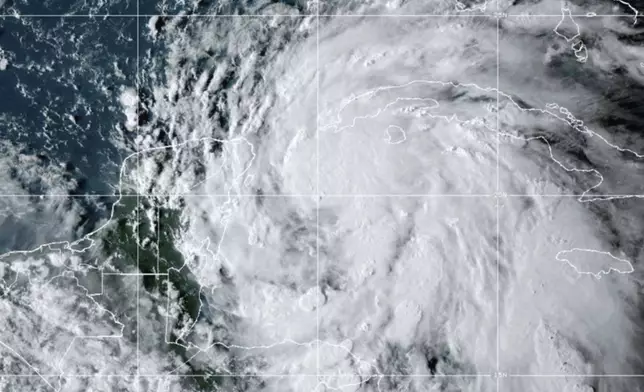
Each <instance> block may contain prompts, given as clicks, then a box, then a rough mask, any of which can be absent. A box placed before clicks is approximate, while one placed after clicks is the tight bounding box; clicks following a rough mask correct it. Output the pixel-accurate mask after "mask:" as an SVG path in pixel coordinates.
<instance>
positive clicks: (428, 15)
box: [0, 13, 634, 19]
mask: <svg viewBox="0 0 644 392" xmlns="http://www.w3.org/2000/svg"><path fill="white" fill-rule="evenodd" d="M318 16H319V17H329V18H495V17H496V15H494V14H466V13H456V14H398V15H396V14H319V15H318V14H251V15H237V14H140V15H137V14H0V18H96V19H99V18H101V19H107V18H138V17H142V18H152V17H164V18H310V17H318ZM504 16H505V17H508V18H517V17H518V18H525V17H535V18H561V14H528V13H525V14H507V15H504ZM570 16H572V17H573V18H633V17H634V15H633V14H592V15H589V14H588V13H586V14H571V15H570Z"/></svg>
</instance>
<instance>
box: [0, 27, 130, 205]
mask: <svg viewBox="0 0 644 392" xmlns="http://www.w3.org/2000/svg"><path fill="white" fill-rule="evenodd" d="M136 26H137V24H136V18H128V17H110V18H87V17H66V18H58V17H27V18H13V17H5V18H2V19H0V59H2V58H4V59H7V60H8V64H9V65H8V67H7V69H6V70H4V71H0V139H1V141H2V142H4V143H5V144H9V145H11V146H14V147H15V148H16V149H17V150H19V151H20V152H22V153H23V154H25V155H28V156H29V155H37V156H39V159H40V161H42V162H41V163H42V165H59V166H63V167H65V168H66V171H67V172H68V173H69V176H70V177H73V178H74V179H75V180H78V181H79V183H80V185H79V186H78V189H75V190H74V191H73V192H78V193H83V194H84V193H93V194H96V193H101V194H104V193H112V192H113V190H112V187H113V186H114V185H115V184H116V182H117V181H116V180H117V176H118V171H119V168H120V164H121V162H122V160H123V158H124V156H125V154H126V153H127V151H125V150H123V149H119V148H118V147H117V144H120V143H117V142H115V141H117V140H120V139H122V138H123V135H125V137H126V138H127V137H128V134H127V132H124V131H123V128H124V122H125V116H124V115H123V111H122V108H121V105H120V103H119V95H120V93H121V91H122V89H123V88H128V87H129V88H133V87H135V82H136V57H137V52H136V34H137V30H136ZM21 169H22V168H21V167H17V168H15V170H21ZM0 170H2V169H1V168H0ZM41 191H44V192H45V193H46V190H39V189H30V190H29V192H30V193H40V192H41ZM0 193H3V190H2V185H1V184H0Z"/></svg>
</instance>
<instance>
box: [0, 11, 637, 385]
mask: <svg viewBox="0 0 644 392" xmlns="http://www.w3.org/2000/svg"><path fill="white" fill-rule="evenodd" d="M138 7H139V2H138V0H137V15H20V18H28V17H34V18H35V17H42V18H48V17H52V18H53V17H59V18H66V17H70V18H82V17H85V18H101V17H102V18H108V17H123V18H137V22H136V25H137V38H136V41H137V42H136V43H137V59H136V60H137V86H136V89H137V93H138V92H140V79H139V78H140V69H139V61H140V52H139V45H140V36H139V35H140V32H139V28H140V26H139V24H140V17H148V16H149V17H152V16H167V17H173V16H177V17H178V16H184V17H249V18H255V17H267V18H269V17H310V16H315V17H316V20H317V26H316V29H317V32H316V33H317V34H316V35H317V50H318V53H317V55H318V63H317V66H318V69H317V71H318V75H317V78H318V80H317V82H318V97H317V100H318V105H319V17H320V16H332V17H403V18H404V17H419V18H422V17H446V18H449V17H487V18H496V19H497V130H498V121H499V119H498V117H499V111H498V103H499V102H498V83H499V63H498V57H499V51H500V50H499V49H500V47H499V46H498V38H499V37H498V34H499V15H472V14H470V15H463V14H455V15H326V14H320V13H319V5H318V7H317V14H316V15H169V14H168V15H166V14H159V15H153V14H149V15H145V14H138ZM560 16H561V15H523V14H517V15H512V14H508V15H504V17H560ZM572 16H574V17H575V16H576V17H588V15H584V14H582V15H572ZM5 17H16V15H0V18H5ZM594 17H633V15H622V14H614V15H613V14H608V15H594ZM317 109H318V111H319V106H318V107H317ZM139 110H140V108H139V106H138V105H137V109H136V111H137V115H138V112H139ZM137 117H138V116H137ZM317 117H319V113H317ZM136 127H137V135H138V134H139V132H140V126H139V124H138V118H137V124H136ZM317 131H318V129H317V118H316V134H317ZM499 140H500V135H499V134H498V132H497V146H498V143H499ZM317 144H318V145H317V149H318V152H319V138H318V143H317ZM499 158H500V157H499V150H498V148H497V191H499V187H500V182H499V177H498V175H499V172H498V170H499V168H498V161H499ZM137 164H138V167H139V168H140V164H141V158H140V156H139V157H138V159H137ZM317 169H318V172H317V186H318V193H317V198H318V206H319V200H320V193H319V154H318V157H317ZM142 196H143V197H167V196H180V197H230V196H231V195H228V194H203V195H198V194H195V195H190V194H186V195H183V194H174V195H173V194H142V193H137V194H121V195H118V194H86V195H63V194H60V195H57V194H49V195H48V194H42V195H23V194H20V195H10V194H5V195H1V194H0V198H2V197H72V198H73V197H117V198H122V197H136V199H137V210H136V217H137V226H138V224H139V222H138V218H139V208H140V205H139V203H140V197H142ZM234 196H238V197H256V196H257V195H255V194H238V195H234ZM312 196H316V195H310V194H304V195H296V194H284V195H279V194H275V195H271V194H267V195H262V197H285V198H288V197H312ZM498 196H499V193H498V192H497V193H496V194H471V195H468V194H461V195H459V194H390V195H386V194H351V195H325V197H347V198H358V197H430V198H431V197H445V198H450V197H455V198H458V197H473V198H485V197H494V198H496V199H497V284H498V268H499V264H498V262H499V259H498V253H499V245H498V242H499V236H498V234H499V220H498V213H499V203H498ZM502 196H503V197H504V198H506V197H536V198H538V197H553V198H557V197H577V198H579V197H582V195H566V194H563V195H560V194H503V195H502ZM592 197H593V198H595V199H597V198H606V200H612V199H616V198H644V194H626V195H593V196H592ZM594 201H602V200H594ZM318 209H319V208H318ZM317 219H318V225H317V226H318V244H317V246H318V249H319V211H318V216H317ZM139 236H140V232H139V229H138V227H137V242H138V240H139V239H140V238H139ZM157 256H158V254H157ZM317 258H318V271H317V272H318V282H319V252H318V255H317ZM139 263H140V258H139V247H138V243H137V267H139ZM105 274H106V275H127V276H137V277H140V276H147V275H159V276H167V275H168V274H167V273H165V274H163V273H158V271H157V273H156V274H155V273H152V274H149V273H148V274H145V273H105ZM138 286H139V281H138V279H137V373H136V374H68V375H65V377H66V378H75V377H87V378H102V377H124V378H125V377H127V378H132V377H134V378H135V379H137V380H138V379H139V378H140V377H144V378H158V377H161V378H189V377H197V378H198V377H212V375H211V374H193V375H183V374H141V373H140V366H139V365H140V364H139V362H140V358H139V356H140V352H139V347H138V346H139V331H138V329H139V322H138V321H139V320H138V316H139V301H138V297H139V290H138ZM498 288H499V287H498V286H497V298H498ZM318 295H319V294H318ZM318 312H319V310H318ZM498 316H499V314H498V304H497V318H498ZM497 327H498V322H497ZM497 334H498V332H497ZM497 337H498V335H497ZM319 343H320V341H319V314H318V341H317V345H318V358H317V369H318V371H317V372H316V374H223V375H218V376H219V377H260V378H261V377H267V378H268V377H279V378H283V377H317V378H318V379H319V378H320V377H354V376H355V374H329V375H324V374H320V371H319V370H320V369H319ZM497 344H498V338H497ZM497 350H498V346H497ZM498 359H499V358H498V351H497V374H486V373H481V374H444V375H431V374H378V375H374V374H368V375H361V376H365V377H372V378H378V377H421V378H424V377H426V378H468V377H485V378H490V377H494V378H497V388H498V370H499V365H498ZM42 376H43V377H58V376H60V375H59V374H52V375H42ZM0 377H34V378H37V377H39V376H38V375H35V374H0ZM503 377H504V378H559V377H597V378H644V374H512V373H506V374H504V375H503ZM139 387H140V385H139V383H138V382H137V384H136V389H137V390H138V389H139Z"/></svg>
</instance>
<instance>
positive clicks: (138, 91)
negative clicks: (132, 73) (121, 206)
mask: <svg viewBox="0 0 644 392" xmlns="http://www.w3.org/2000/svg"><path fill="white" fill-rule="evenodd" d="M140 11H141V9H140V0H136V98H137V99H136V101H135V102H136V143H135V145H136V151H137V153H138V152H139V150H140V146H139V143H140V142H141V125H140V122H139V119H140V118H141V117H140V113H139V110H141V102H139V100H140V99H141V53H140V51H141V29H140V24H141V15H140ZM136 161H137V171H138V172H137V175H136V176H135V178H136V191H137V195H136V269H137V272H141V256H140V249H139V247H140V246H141V217H140V210H141V195H140V192H141V190H140V189H139V187H140V186H141V179H140V177H139V176H140V175H141V154H137V159H136ZM119 181H120V176H119ZM119 186H120V183H119ZM157 272H159V271H157ZM141 279H143V277H141V276H137V277H136V378H135V380H136V381H135V383H134V385H135V388H134V389H135V390H136V391H139V389H140V388H141V382H140V375H141V343H140V340H141V338H140V335H141V317H140V307H141V306H140V302H141V300H140V293H139V292H140V291H141V288H140V284H141V283H140V281H141Z"/></svg>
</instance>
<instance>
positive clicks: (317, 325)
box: [314, 0, 322, 389]
mask: <svg viewBox="0 0 644 392" xmlns="http://www.w3.org/2000/svg"><path fill="white" fill-rule="evenodd" d="M321 2H322V0H316V1H315V3H314V7H315V84H316V92H315V140H316V142H315V182H316V186H315V188H316V190H317V195H316V199H315V200H316V207H317V208H316V210H315V259H316V266H315V271H316V283H317V289H316V291H315V296H316V298H315V318H316V320H315V335H316V343H315V344H316V349H315V368H316V373H317V379H316V381H317V383H319V382H320V293H321V291H322V286H320V4H321ZM316 389H317V386H316Z"/></svg>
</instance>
